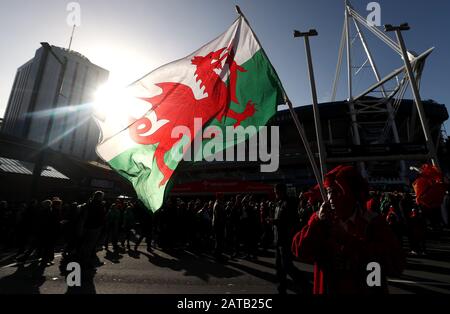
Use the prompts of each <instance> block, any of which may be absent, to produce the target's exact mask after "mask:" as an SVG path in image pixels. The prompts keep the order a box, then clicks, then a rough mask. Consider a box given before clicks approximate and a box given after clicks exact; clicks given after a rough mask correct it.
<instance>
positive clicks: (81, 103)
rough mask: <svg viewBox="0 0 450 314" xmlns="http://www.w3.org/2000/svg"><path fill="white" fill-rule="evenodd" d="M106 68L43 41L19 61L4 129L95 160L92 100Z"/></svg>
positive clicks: (96, 130) (96, 139) (96, 132)
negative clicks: (20, 64) (22, 61)
mask: <svg viewBox="0 0 450 314" xmlns="http://www.w3.org/2000/svg"><path fill="white" fill-rule="evenodd" d="M108 76H109V72H108V71H107V70H105V69H102V68H101V67H99V66H97V65H95V64H93V63H91V62H90V61H89V60H88V59H87V58H86V57H84V56H83V55H81V54H79V53H78V52H75V51H71V50H70V51H69V50H67V49H63V48H59V47H55V46H50V45H48V44H46V43H44V44H42V47H40V48H39V49H38V50H37V51H36V54H35V56H34V58H33V59H31V60H30V61H28V62H26V63H25V64H24V65H22V66H21V67H19V69H18V70H17V73H16V77H15V79H14V84H13V88H12V91H11V95H10V97H9V101H8V106H7V109H6V113H5V117H4V121H3V126H2V132H4V133H7V134H10V135H14V136H17V137H21V138H25V139H28V140H31V141H34V142H37V143H43V144H47V145H48V146H49V147H50V148H52V149H54V150H56V151H60V152H63V153H66V154H68V155H72V156H75V157H78V158H80V159H83V160H96V159H97V155H96V153H95V147H96V144H97V142H98V138H99V129H98V127H97V125H96V123H95V121H94V120H93V118H92V101H93V97H94V94H95V91H96V90H97V88H98V87H99V86H100V85H102V84H103V83H105V82H106V80H107V79H108Z"/></svg>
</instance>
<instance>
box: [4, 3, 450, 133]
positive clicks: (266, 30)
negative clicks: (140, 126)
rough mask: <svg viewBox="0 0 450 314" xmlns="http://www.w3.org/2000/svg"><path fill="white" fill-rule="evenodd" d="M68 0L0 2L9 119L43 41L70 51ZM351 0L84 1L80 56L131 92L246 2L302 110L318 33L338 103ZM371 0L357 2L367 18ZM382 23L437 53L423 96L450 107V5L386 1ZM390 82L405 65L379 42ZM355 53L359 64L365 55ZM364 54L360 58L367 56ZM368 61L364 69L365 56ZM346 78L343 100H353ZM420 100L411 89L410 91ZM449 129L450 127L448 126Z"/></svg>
mask: <svg viewBox="0 0 450 314" xmlns="http://www.w3.org/2000/svg"><path fill="white" fill-rule="evenodd" d="M69 2H70V1H66V0H40V1H36V0H0V39H1V41H2V45H1V49H0V69H1V70H0V116H3V114H4V111H5V109H6V105H7V101H8V97H9V93H10V90H11V87H12V84H13V80H14V75H15V72H16V69H17V67H19V66H20V65H22V64H23V63H25V62H26V61H28V60H29V59H31V58H32V57H33V56H34V52H35V50H36V49H37V48H39V46H40V45H39V42H41V41H47V42H49V43H50V44H52V45H56V46H62V47H67V46H68V43H69V38H70V33H71V28H70V27H69V26H68V25H67V23H66V18H67V15H68V14H69V12H68V11H67V10H66V6H67V4H68V3H69ZM343 2H344V1H343V0H314V1H312V0H308V1H306V0H292V1H290V0H276V1H275V0H236V1H228V0H220V1H219V0H89V1H88V0H81V1H78V3H79V4H80V5H81V26H80V27H79V28H78V29H77V31H76V34H75V39H74V42H73V46H72V49H73V50H76V51H78V52H80V53H82V54H83V55H85V56H86V57H88V58H89V59H90V60H91V61H92V62H93V63H95V64H97V65H99V66H101V67H104V68H105V69H107V70H109V71H110V72H111V80H113V81H114V82H115V83H116V84H123V85H126V84H128V83H131V82H132V81H134V80H136V79H138V78H139V77H141V76H142V75H144V74H146V73H148V72H150V71H151V70H153V69H155V68H157V67H159V66H161V65H163V64H165V63H168V62H171V61H173V60H176V59H179V58H181V57H184V56H186V55H188V54H190V53H191V52H193V51H195V50H196V49H198V48H200V47H201V46H202V45H203V44H205V43H207V42H208V41H210V40H212V39H214V38H215V37H216V36H218V35H219V34H220V33H222V32H223V31H225V30H226V29H227V28H228V27H229V26H230V25H231V23H232V22H233V21H234V19H235V18H236V13H235V11H234V5H235V4H238V5H240V7H241V9H242V11H243V12H244V13H245V15H246V16H247V18H248V20H249V22H250V25H251V26H252V28H253V29H254V31H255V32H256V34H257V35H258V37H259V39H260V41H261V43H262V45H263V47H264V48H265V50H266V52H267V54H268V56H269V58H270V59H271V61H272V63H273V65H274V66H275V68H276V70H277V72H278V74H279V76H280V78H281V80H282V82H283V85H284V86H285V88H286V90H287V93H288V95H289V97H290V98H291V99H292V101H293V102H294V104H295V105H305V104H309V103H310V102H311V98H310V90H309V81H308V78H307V71H306V61H305V52H304V45H303V41H302V40H299V39H297V40H294V39H293V36H292V30H293V29H300V30H307V29H309V28H316V29H317V30H318V32H319V36H318V37H315V38H312V39H311V47H312V53H313V60H314V66H315V75H316V80H317V88H318V95H319V101H329V99H330V95H331V86H332V81H333V77H334V72H335V67H336V60H337V51H338V46H339V41H340V34H341V30H342V23H343V17H344V7H343ZM369 2H370V1H367V0H353V1H351V3H352V5H353V6H354V7H355V9H356V10H357V11H359V12H360V14H361V15H363V16H367V15H368V14H369V11H366V6H367V4H368V3H369ZM378 3H379V4H380V5H381V24H388V23H389V24H400V23H402V22H408V23H409V24H410V26H411V30H410V31H409V32H406V33H405V41H406V44H407V47H408V49H410V50H413V51H416V52H418V53H421V52H423V51H424V50H426V49H427V48H429V47H432V46H435V47H436V49H435V51H434V52H433V54H432V55H431V56H430V58H429V59H428V62H427V64H426V67H425V72H424V74H423V79H422V85H421V94H422V98H424V99H429V98H431V99H434V100H436V101H438V102H441V103H445V104H447V108H449V107H448V105H450V91H449V79H448V77H449V73H450V58H449V56H450V40H449V38H448V31H449V26H448V18H449V17H450V2H449V1H442V0H427V1H411V0H396V1H388V0H382V1H378ZM368 41H369V45H370V46H371V48H372V51H373V53H374V57H375V61H377V63H378V66H379V68H380V72H381V74H382V75H386V74H388V73H389V72H391V70H393V69H394V68H397V67H399V66H401V65H402V60H401V59H400V57H399V56H398V55H396V54H395V53H394V52H393V51H391V50H390V49H389V48H386V47H385V46H384V44H380V42H379V41H378V40H376V39H375V38H374V37H373V36H369V37H368ZM360 48H361V47H360V46H359V45H357V46H355V59H356V60H358V59H359V58H358V56H360V52H361V51H362V50H361V49H360ZM358 51H359V52H358ZM360 62H361V63H362V62H364V60H362V58H360ZM343 79H344V76H342V80H341V84H340V86H339V88H340V89H339V92H338V99H344V98H346V87H345V81H344V80H343ZM371 83H373V80H372V74H371V73H369V72H368V71H366V72H365V73H364V71H363V72H361V74H359V75H358V77H357V79H356V81H355V87H356V89H357V90H362V89H364V88H365V87H367V86H368V85H369V84H371ZM406 96H407V97H411V94H410V92H408V93H407V94H406ZM449 126H450V124H448V123H447V129H448V127H449Z"/></svg>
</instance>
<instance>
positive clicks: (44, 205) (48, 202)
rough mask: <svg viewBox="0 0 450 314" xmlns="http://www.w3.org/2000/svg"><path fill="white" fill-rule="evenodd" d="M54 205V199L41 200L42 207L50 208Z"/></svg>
mask: <svg viewBox="0 0 450 314" xmlns="http://www.w3.org/2000/svg"><path fill="white" fill-rule="evenodd" d="M51 207H52V201H51V200H45V201H42V202H41V208H42V209H44V210H49V209H50V208H51Z"/></svg>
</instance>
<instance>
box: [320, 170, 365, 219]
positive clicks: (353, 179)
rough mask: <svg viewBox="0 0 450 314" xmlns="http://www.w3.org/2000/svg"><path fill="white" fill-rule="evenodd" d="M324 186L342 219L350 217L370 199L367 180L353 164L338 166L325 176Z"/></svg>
mask: <svg viewBox="0 0 450 314" xmlns="http://www.w3.org/2000/svg"><path fill="white" fill-rule="evenodd" d="M324 187H325V189H326V191H327V194H328V200H329V202H330V205H331V208H332V209H333V210H334V211H335V214H336V216H337V217H338V218H340V219H347V218H348V217H350V216H351V215H352V214H353V213H354V211H355V209H356V208H357V206H358V204H359V206H362V207H364V206H365V204H366V201H367V199H368V185H367V181H366V180H365V179H364V178H363V177H362V176H361V174H360V173H359V172H358V171H357V170H356V168H354V167H352V166H338V167H337V168H335V169H334V170H332V171H331V172H329V173H328V174H327V175H326V176H325V180H324Z"/></svg>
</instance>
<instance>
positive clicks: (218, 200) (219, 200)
mask: <svg viewBox="0 0 450 314" xmlns="http://www.w3.org/2000/svg"><path fill="white" fill-rule="evenodd" d="M223 198H224V196H223V193H220V192H218V193H216V201H217V202H222V201H223Z"/></svg>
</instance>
